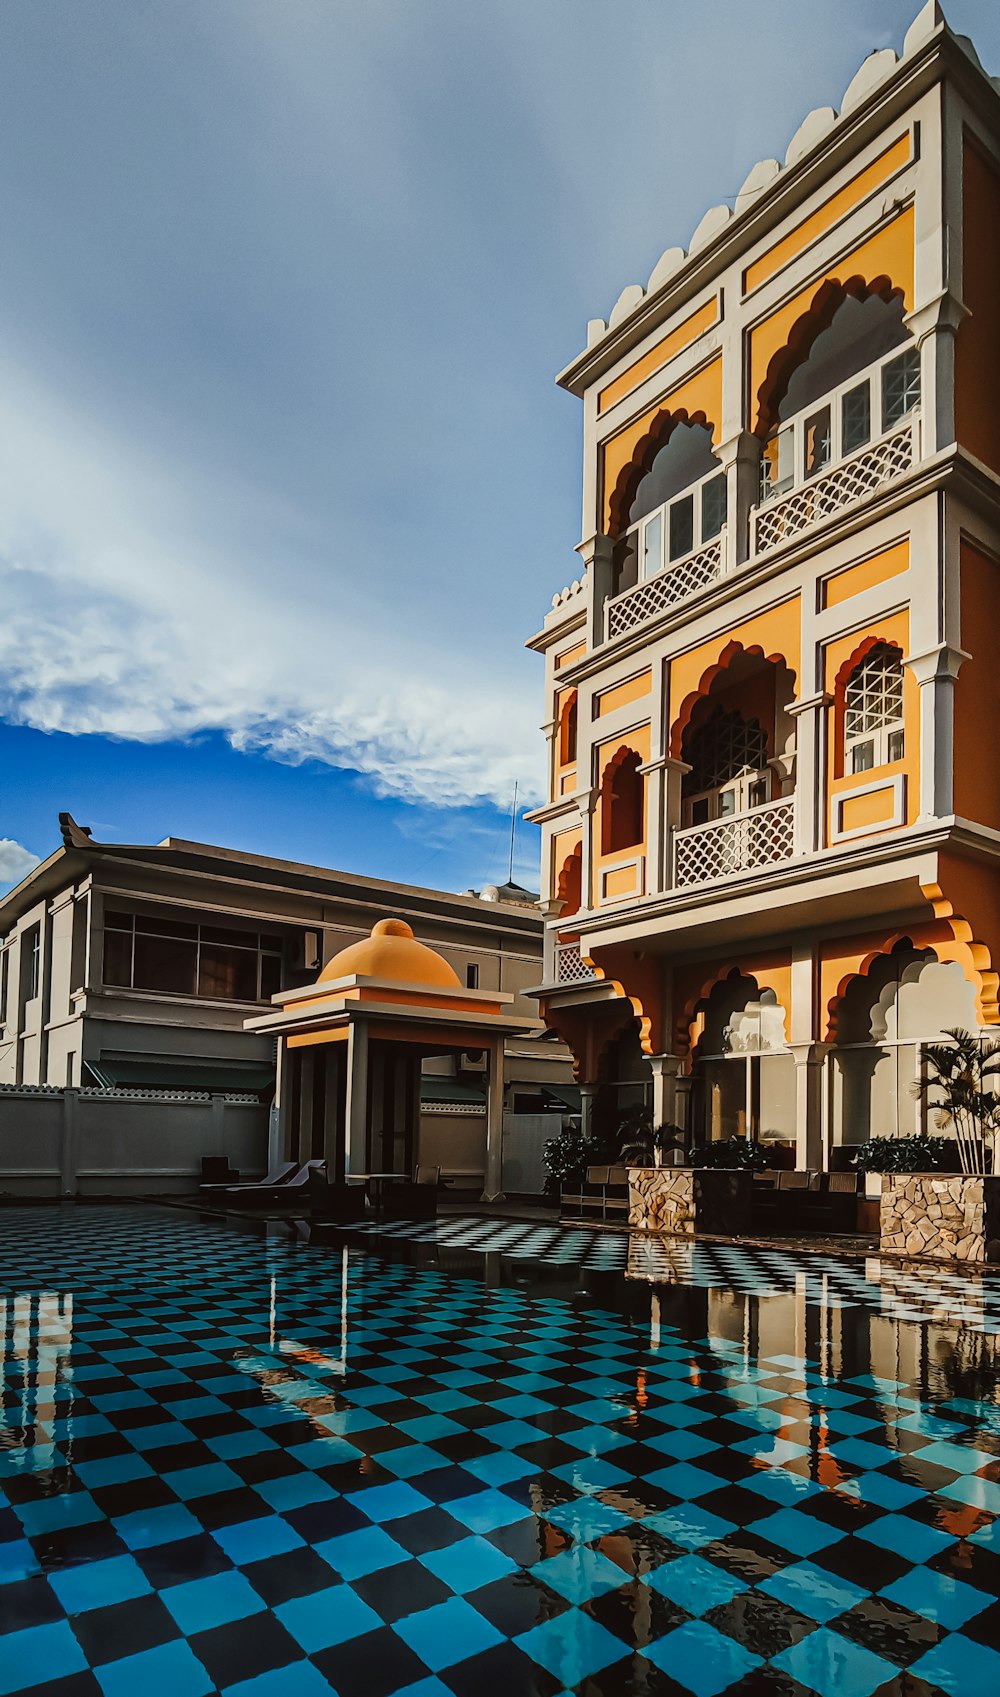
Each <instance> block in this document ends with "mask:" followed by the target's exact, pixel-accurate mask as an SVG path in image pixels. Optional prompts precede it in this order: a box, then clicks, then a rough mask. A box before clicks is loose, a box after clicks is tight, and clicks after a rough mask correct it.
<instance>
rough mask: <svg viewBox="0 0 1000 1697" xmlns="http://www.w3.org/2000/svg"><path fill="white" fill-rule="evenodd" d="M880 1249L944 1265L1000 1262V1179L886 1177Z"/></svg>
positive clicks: (960, 1175) (920, 1175)
mask: <svg viewBox="0 0 1000 1697" xmlns="http://www.w3.org/2000/svg"><path fill="white" fill-rule="evenodd" d="M881 1247H882V1249H883V1250H884V1251H885V1252H886V1253H887V1254H894V1255H926V1256H929V1257H931V1258H933V1259H934V1260H942V1261H1000V1177H997V1178H992V1177H989V1178H982V1177H976V1176H970V1175H967V1174H965V1173H954V1174H949V1173H887V1174H886V1175H885V1179H884V1183H883V1186H882V1206H881Z"/></svg>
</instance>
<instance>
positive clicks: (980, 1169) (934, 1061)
mask: <svg viewBox="0 0 1000 1697" xmlns="http://www.w3.org/2000/svg"><path fill="white" fill-rule="evenodd" d="M945 1036H946V1037H947V1038H948V1039H949V1041H948V1042H947V1043H928V1044H927V1045H926V1046H925V1048H924V1061H925V1063H926V1068H927V1071H926V1074H925V1076H924V1078H923V1079H922V1080H921V1082H920V1084H919V1085H918V1086H917V1090H918V1093H919V1094H920V1095H921V1096H924V1097H927V1096H929V1095H930V1092H931V1091H934V1092H935V1093H936V1100H935V1101H934V1103H933V1107H934V1109H935V1110H936V1114H935V1117H936V1119H937V1123H938V1124H939V1125H947V1126H952V1127H953V1128H954V1132H955V1140H956V1142H957V1144H958V1157H959V1161H960V1162H961V1166H962V1171H963V1173H984V1172H985V1171H986V1164H985V1156H986V1140H987V1138H990V1139H991V1140H992V1144H993V1163H992V1164H993V1171H994V1172H997V1171H1000V1165H998V1161H997V1154H998V1150H997V1143H998V1139H1000V1094H998V1093H997V1091H996V1090H994V1089H992V1088H991V1085H992V1084H993V1082H994V1081H995V1080H997V1079H1000V1043H997V1042H988V1043H986V1042H980V1040H979V1038H978V1037H976V1036H975V1035H974V1034H973V1033H972V1032H971V1031H962V1030H961V1029H959V1028H957V1027H956V1028H955V1029H954V1030H952V1031H947V1032H946V1033H945Z"/></svg>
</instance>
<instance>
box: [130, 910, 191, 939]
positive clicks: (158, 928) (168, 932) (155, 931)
mask: <svg viewBox="0 0 1000 1697" xmlns="http://www.w3.org/2000/svg"><path fill="white" fill-rule="evenodd" d="M135 928H136V930H137V931H141V932H142V934H143V936H144V937H190V938H191V940H192V941H197V937H198V927H197V925H191V924H189V923H188V921H187V920H186V919H174V918H173V917H172V916H171V915H170V914H169V913H155V914H150V913H137V914H136V916H135Z"/></svg>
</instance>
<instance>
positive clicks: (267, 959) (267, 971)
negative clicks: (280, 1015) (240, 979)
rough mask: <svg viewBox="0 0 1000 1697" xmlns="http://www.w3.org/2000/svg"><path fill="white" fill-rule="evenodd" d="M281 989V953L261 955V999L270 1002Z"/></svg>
mask: <svg viewBox="0 0 1000 1697" xmlns="http://www.w3.org/2000/svg"><path fill="white" fill-rule="evenodd" d="M280 989H281V957H280V955H261V957H260V999H261V1001H262V1002H269V1001H270V1000H271V997H272V996H276V995H277V994H278V991H279V990H280Z"/></svg>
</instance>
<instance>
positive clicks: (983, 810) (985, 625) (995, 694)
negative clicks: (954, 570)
mask: <svg viewBox="0 0 1000 1697" xmlns="http://www.w3.org/2000/svg"><path fill="white" fill-rule="evenodd" d="M961 606H962V647H963V648H964V649H965V651H966V653H967V654H968V655H969V658H968V660H966V661H964V662H963V664H962V669H961V671H960V672H959V674H958V678H957V680H956V682H955V748H954V774H955V812H956V813H959V814H961V815H962V817H963V818H965V819H974V820H975V821H976V823H977V824H979V825H989V826H990V827H991V828H992V829H993V830H994V831H1000V761H998V760H997V758H996V755H995V752H994V749H993V739H994V738H995V736H996V733H997V726H998V722H1000V679H998V673H997V657H996V642H997V635H998V633H1000V564H998V563H997V561H995V560H990V559H988V558H987V556H986V555H985V554H982V553H980V551H979V550H978V549H977V548H974V547H973V546H972V544H971V543H968V542H963V543H962V553H961Z"/></svg>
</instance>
